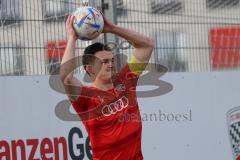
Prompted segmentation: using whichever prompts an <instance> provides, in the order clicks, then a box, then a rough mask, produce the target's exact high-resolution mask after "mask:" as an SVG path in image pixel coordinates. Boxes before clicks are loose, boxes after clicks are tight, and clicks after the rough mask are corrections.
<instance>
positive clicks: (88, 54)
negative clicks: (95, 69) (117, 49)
mask: <svg viewBox="0 0 240 160" xmlns="http://www.w3.org/2000/svg"><path fill="white" fill-rule="evenodd" d="M99 51H111V49H110V48H109V47H108V46H107V45H104V44H103V43H100V42H96V43H93V44H91V45H89V46H88V47H86V48H85V50H84V54H83V58H82V64H83V66H84V68H85V65H88V64H90V63H91V62H93V61H94V60H95V56H94V55H95V54H96V53H97V52H99ZM85 69H86V68H85Z"/></svg>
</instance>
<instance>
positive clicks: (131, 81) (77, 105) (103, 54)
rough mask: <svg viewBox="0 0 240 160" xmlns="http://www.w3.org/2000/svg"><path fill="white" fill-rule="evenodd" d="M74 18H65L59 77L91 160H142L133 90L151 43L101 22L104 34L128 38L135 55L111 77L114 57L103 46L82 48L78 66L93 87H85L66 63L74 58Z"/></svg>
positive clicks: (145, 62)
mask: <svg viewBox="0 0 240 160" xmlns="http://www.w3.org/2000/svg"><path fill="white" fill-rule="evenodd" d="M73 19H74V17H73V16H69V17H68V19H67V21H66V31H67V37H68V41H67V47H66V49H65V52H64V56H63V59H62V62H61V67H60V76H61V80H62V82H63V84H64V88H65V91H66V93H67V95H68V97H69V100H70V102H71V104H72V106H73V107H74V109H75V110H76V112H77V113H78V114H79V117H80V119H81V120H82V121H83V124H84V126H85V128H86V131H87V133H88V135H89V138H90V142H91V148H92V153H93V160H142V159H143V155H142V151H141V133H142V123H141V118H139V117H140V111H139V106H138V103H137V96H136V85H137V80H138V78H139V76H140V74H141V72H142V71H143V70H144V69H145V67H146V65H147V63H148V61H149V59H150V57H151V54H152V51H153V48H154V42H153V40H152V39H151V38H149V37H146V36H144V35H141V34H139V33H137V32H135V31H133V30H129V29H125V28H122V27H120V26H118V25H115V24H113V23H112V22H111V21H109V20H108V19H106V18H105V17H104V29H103V33H112V34H115V35H117V36H120V37H122V38H124V39H126V40H127V41H128V42H130V43H131V44H132V45H133V47H134V52H133V54H132V56H131V61H130V63H127V64H125V65H124V66H123V67H122V68H121V69H120V70H119V71H118V72H115V70H114V65H113V63H114V56H113V53H112V52H111V51H110V50H109V48H108V47H106V46H105V45H104V44H102V43H94V44H92V45H90V46H88V47H86V48H85V50H84V55H83V58H82V63H83V65H84V69H85V70H86V72H87V73H88V74H89V76H90V78H91V79H92V81H93V82H92V85H91V86H83V85H82V83H81V82H80V81H79V80H78V79H77V78H75V77H74V75H73V72H72V71H73V70H74V68H76V67H75V65H76V64H74V63H73V62H75V61H72V63H68V62H69V61H71V60H72V59H74V57H75V43H76V40H77V39H78V37H77V35H76V33H75V32H74V30H73V27H72V24H73ZM134 64H140V65H134ZM74 86H75V87H74ZM76 86H78V87H76ZM123 117H130V118H126V119H124V118H123ZM132 117H135V118H132ZM136 117H138V118H136Z"/></svg>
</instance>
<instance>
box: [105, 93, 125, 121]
mask: <svg viewBox="0 0 240 160" xmlns="http://www.w3.org/2000/svg"><path fill="white" fill-rule="evenodd" d="M128 104H129V101H128V99H127V97H125V96H123V97H121V98H120V99H119V100H117V101H115V102H113V103H110V104H109V105H105V106H103V108H102V114H103V115H104V116H106V117H108V116H111V115H114V114H116V113H117V112H119V111H121V110H123V109H124V108H127V106H128Z"/></svg>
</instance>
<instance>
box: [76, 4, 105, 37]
mask: <svg viewBox="0 0 240 160" xmlns="http://www.w3.org/2000/svg"><path fill="white" fill-rule="evenodd" d="M73 15H74V16H75V19H74V22H73V28H74V30H75V32H76V33H77V35H78V37H79V39H81V40H92V39H95V38H97V37H98V36H99V35H100V34H101V32H102V30H103V27H104V20H103V16H102V14H101V12H99V11H98V10H97V9H96V8H94V7H90V6H84V7H80V8H77V9H76V11H75V12H74V13H73Z"/></svg>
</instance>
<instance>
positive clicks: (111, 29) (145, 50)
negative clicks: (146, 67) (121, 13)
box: [103, 18, 154, 63]
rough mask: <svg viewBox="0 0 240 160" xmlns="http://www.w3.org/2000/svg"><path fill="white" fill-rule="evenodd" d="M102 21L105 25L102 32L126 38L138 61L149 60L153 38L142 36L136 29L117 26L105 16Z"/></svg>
mask: <svg viewBox="0 0 240 160" xmlns="http://www.w3.org/2000/svg"><path fill="white" fill-rule="evenodd" d="M104 21H105V22H104V23H105V27H104V30H103V32H105V33H107V32H108V33H113V34H116V35H118V36H120V37H122V38H124V39H126V40H127V41H129V42H130V43H131V44H132V45H133V47H134V48H135V51H134V53H133V55H134V57H135V58H136V59H137V60H138V61H140V62H145V63H147V62H148V61H149V59H150V57H151V54H152V51H153V48H154V41H153V39H151V38H149V37H147V36H144V35H142V34H140V33H138V32H136V31H133V30H129V29H126V28H123V27H120V26H117V25H115V24H113V23H112V22H110V21H109V20H107V19H106V18H105V19H104Z"/></svg>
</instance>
